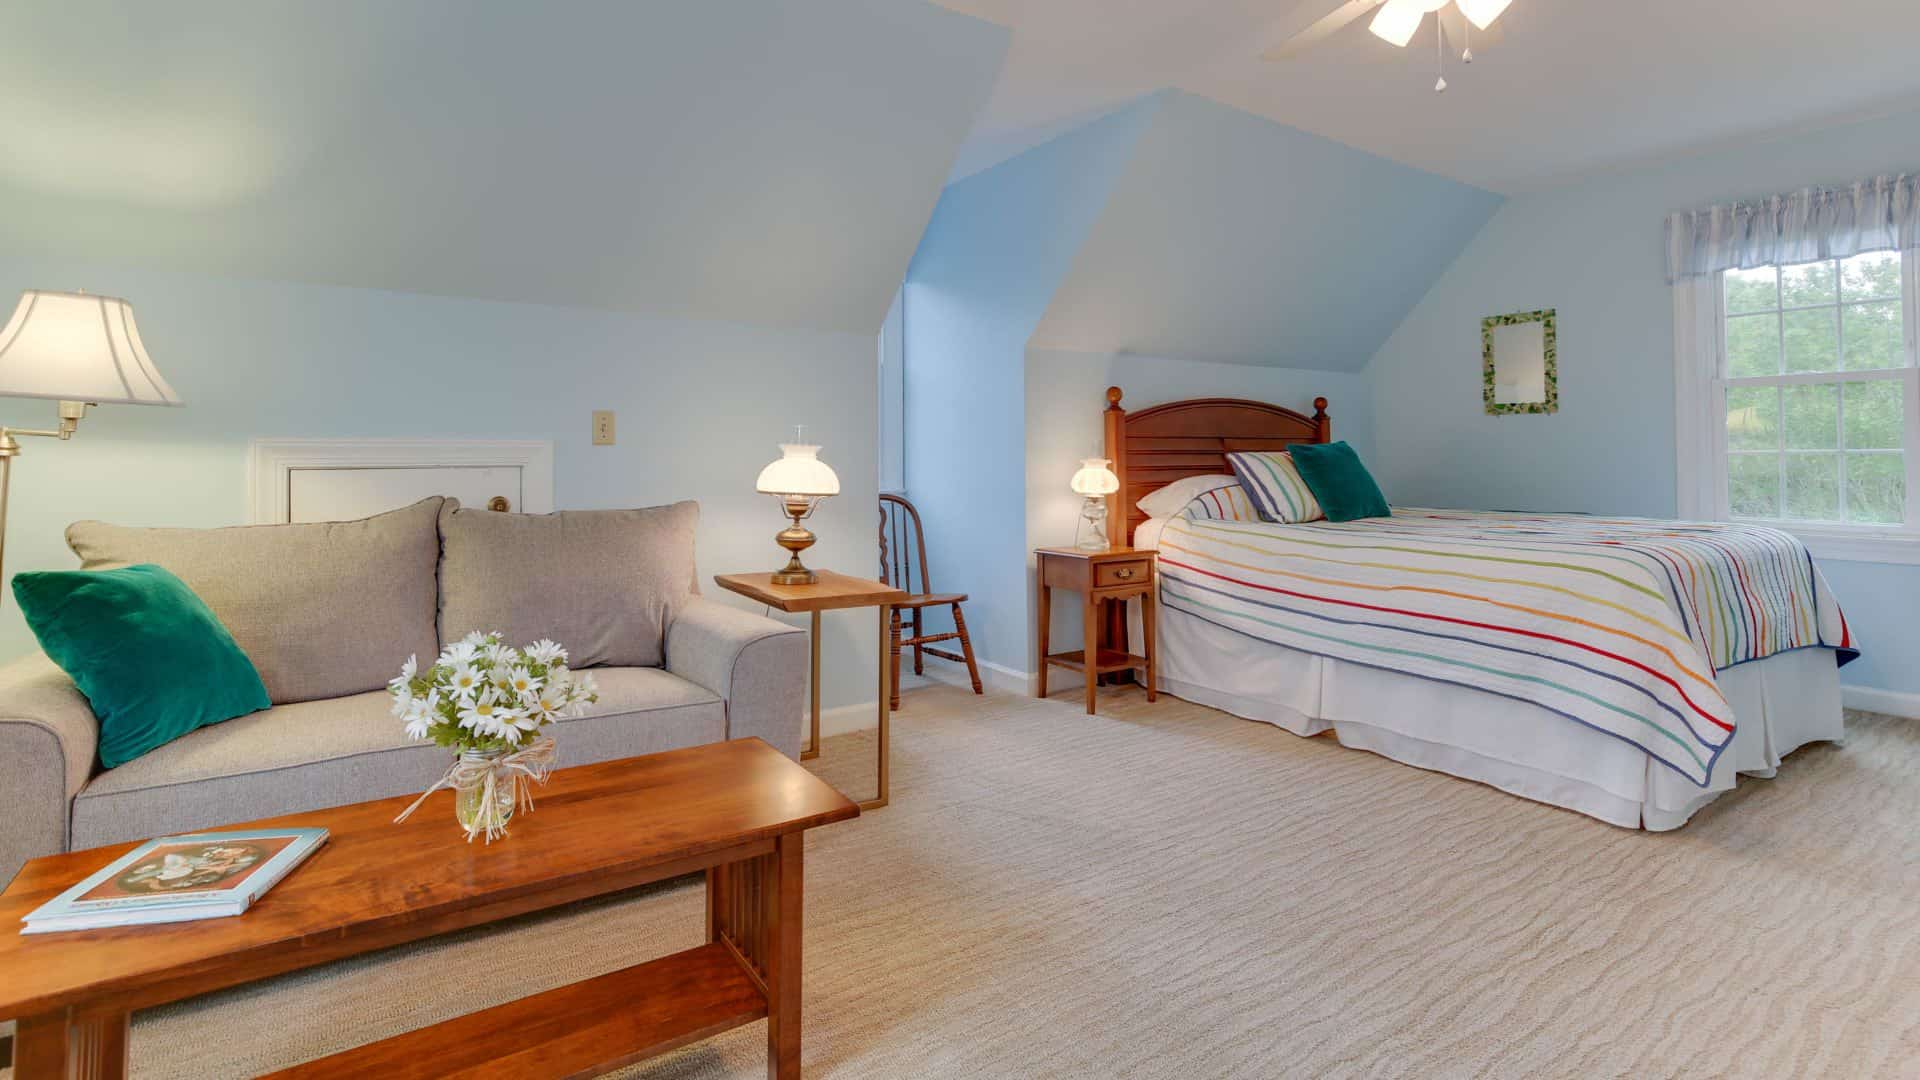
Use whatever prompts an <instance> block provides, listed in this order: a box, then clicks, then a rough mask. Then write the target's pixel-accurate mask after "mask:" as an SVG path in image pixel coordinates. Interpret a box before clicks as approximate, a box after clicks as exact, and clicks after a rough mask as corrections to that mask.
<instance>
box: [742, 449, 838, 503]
mask: <svg viewBox="0 0 1920 1080" xmlns="http://www.w3.org/2000/svg"><path fill="white" fill-rule="evenodd" d="M754 489H755V490H757V491H759V492H761V493H762V494H766V495H811V496H825V495H838V494H840V478H839V477H838V476H835V475H834V472H833V470H832V469H831V468H829V467H828V465H827V463H826V462H824V461H821V460H820V448H819V447H818V446H814V445H812V444H810V443H781V444H780V460H779V461H776V462H774V463H773V464H771V465H769V466H767V467H766V468H764V469H761V470H760V479H759V480H757V481H755V482H754Z"/></svg>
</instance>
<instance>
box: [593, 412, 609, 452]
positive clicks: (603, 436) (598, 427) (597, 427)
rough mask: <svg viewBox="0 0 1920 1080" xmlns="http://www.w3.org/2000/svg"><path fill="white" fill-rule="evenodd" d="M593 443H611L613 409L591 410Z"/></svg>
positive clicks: (598, 444) (604, 444)
mask: <svg viewBox="0 0 1920 1080" xmlns="http://www.w3.org/2000/svg"><path fill="white" fill-rule="evenodd" d="M593 445H595V446H612V445H613V410H612V409H595V410H593Z"/></svg>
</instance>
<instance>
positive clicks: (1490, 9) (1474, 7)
mask: <svg viewBox="0 0 1920 1080" xmlns="http://www.w3.org/2000/svg"><path fill="white" fill-rule="evenodd" d="M1454 3H1455V4H1456V6H1458V7H1459V8H1460V14H1462V15H1465V16H1466V17H1467V21H1468V22H1471V23H1472V24H1473V25H1474V26H1475V27H1476V28H1478V29H1481V30H1485V29H1486V28H1487V27H1489V26H1492V25H1493V20H1495V19H1497V18H1499V17H1500V13H1501V12H1503V11H1505V10H1507V5H1508V4H1511V3H1513V0H1454Z"/></svg>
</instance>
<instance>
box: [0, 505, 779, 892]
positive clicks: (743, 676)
mask: <svg viewBox="0 0 1920 1080" xmlns="http://www.w3.org/2000/svg"><path fill="white" fill-rule="evenodd" d="M697 514H698V508H697V506H696V505H695V504H693V503H679V504H676V505H674V506H669V507H656V508H651V509H646V510H609V511H569V512H562V513H559V514H550V515H538V516H535V515H518V514H495V513H491V512H489V511H479V510H466V509H461V508H460V507H459V506H458V504H456V503H454V502H453V501H452V500H443V499H428V500H425V501H423V502H421V503H417V504H415V505H414V506H411V507H406V508H404V509H401V510H396V511H393V512H392V513H389V514H381V515H378V516H376V517H372V518H367V519H364V520H362V521H356V522H330V523H322V524H303V525H267V526H246V527H239V528H232V529H127V528H122V527H118V526H111V525H104V524H101V523H98V522H82V523H79V524H76V525H75V526H73V527H72V528H71V529H69V530H68V542H69V544H70V545H71V546H72V547H73V549H74V551H75V552H76V553H77V554H78V555H79V556H80V557H81V563H82V566H83V568H87V569H104V568H108V567H112V566H119V565H126V564H129V563H140V562H153V563H159V564H160V565H162V566H165V567H167V568H168V569H169V570H172V571H173V572H174V573H175V574H177V575H178V576H179V577H180V578H181V579H182V580H184V581H185V582H186V583H187V584H188V585H189V586H190V587H192V588H193V590H194V591H195V592H196V593H198V594H199V595H200V597H201V598H202V599H204V600H205V601H206V602H207V604H208V606H209V607H211V608H212V609H213V611H214V613H215V614H216V615H218V616H219V617H220V619H221V621H222V622H223V623H224V624H225V625H226V626H227V629H228V630H229V631H230V632H232V633H233V635H234V639H235V641H236V642H237V643H238V644H239V645H240V647H241V648H242V649H243V650H244V651H246V653H247V655H248V657H249V658H250V659H252V660H253V661H254V666H255V668H256V669H257V670H258V671H259V672H260V675H261V679H262V681H263V682H264V683H265V684H266V686H267V691H268V695H269V696H270V697H271V699H272V700H273V707H272V708H270V709H267V710H264V711H262V712H257V713H253V714H251V715H248V716H242V717H237V718H235V719H232V720H228V721H226V722H224V723H219V724H214V725H211V726H209V727H204V728H201V729H199V730H198V731H194V732H192V733H190V734H188V735H186V736H184V737H182V738H180V739H177V740H175V741H173V742H171V743H168V744H166V745H165V746H162V747H160V748H158V749H156V750H154V751H152V752H150V753H148V754H146V755H145V756H143V757H140V758H137V759H135V760H133V761H130V762H127V763H126V764H124V765H121V766H120V767H119V768H115V769H108V770H104V771H103V770H101V769H100V768H99V762H98V760H97V757H96V754H95V748H96V743H97V740H98V735H99V729H98V724H97V722H96V720H95V719H94V715H93V712H92V710H91V709H90V708H89V707H88V705H87V701H86V699H85V698H84V697H82V696H81V694H80V692H79V691H78V690H76V689H75V688H74V685H73V683H72V681H71V680H69V679H68V678H67V676H66V674H65V673H64V672H62V671H61V670H60V669H59V668H57V667H55V666H54V665H53V663H52V662H51V661H49V660H48V659H47V658H46V657H45V656H42V655H39V654H35V655H33V656H30V657H26V658H23V659H21V660H17V661H15V662H13V663H11V664H8V665H6V666H5V667H4V668H0V882H4V881H7V880H9V879H11V878H12V877H13V875H14V874H15V872H17V871H18V870H19V868H20V865H21V864H22V863H23V862H25V861H26V860H27V859H30V858H32V857H34V856H37V855H45V854H50V853H53V852H58V851H66V850H70V849H77V848H85V847H93V846H96V845H99V844H109V843H116V842H120V841H128V840H138V839H144V838H147V837H152V836H159V835H164V834H167V833H175V832H182V831H187V830H194V829H203V828H209V827H215V826H219V825H224V824H229V823H233V822H239V821H246V820H249V819H252V818H259V817H267V816H272V815H278V814H286V813H293V812H297V811H303V810H313V809H319V808H323V807H328V806H338V805H341V804H344V803H350V802H358V801H361V800H365V799H377V798H384V797H388V796H393V795H403V794H408V793H412V792H418V791H422V790H424V789H425V788H426V787H427V785H429V784H431V783H432V782H433V781H434V780H435V779H437V778H438V777H439V775H440V774H441V773H442V772H443V771H444V770H445V768H446V765H447V761H448V752H447V751H446V750H444V749H441V748H440V747H437V746H434V745H432V744H426V743H414V742H410V741H408V740H407V739H406V737H405V735H404V734H403V733H402V731H401V725H400V722H399V721H397V720H395V719H394V718H393V717H392V716H391V715H390V713H389V711H388V698H387V694H386V690H385V684H386V681H387V679H389V678H391V677H392V676H393V675H394V674H395V672H397V670H398V669H399V666H400V663H401V662H402V661H404V660H405V659H406V658H407V656H408V655H409V654H416V653H417V654H418V655H419V656H420V658H421V660H422V661H423V662H424V661H426V660H427V659H428V658H430V657H432V656H433V655H435V654H436V653H437V651H438V648H439V643H440V641H441V640H442V639H444V640H446V641H453V640H457V639H459V638H460V637H462V636H463V635H464V634H466V633H467V632H468V631H469V630H474V629H479V630H498V631H501V632H502V633H504V634H505V635H506V636H507V640H508V641H510V642H512V643H515V644H526V643H528V642H531V641H533V640H535V639H537V638H542V637H546V638H552V639H554V640H556V641H558V642H560V643H561V644H562V645H565V646H567V647H568V649H569V650H570V651H571V653H572V662H573V665H574V666H575V667H577V668H590V669H591V670H592V671H593V674H594V678H595V679H596V680H597V681H598V683H599V687H600V700H599V702H598V703H597V704H596V705H594V706H592V707H590V708H589V709H588V710H587V712H586V714H585V715H583V716H580V717H577V718H574V719H570V720H565V721H561V722H560V723H558V724H557V725H555V728H554V732H553V733H554V737H555V740H556V742H557V743H558V746H559V755H560V764H561V765H562V766H565V765H581V764H586V763H589V762H594V761H603V760H607V759H609V758H619V757H628V756H631V755H634V754H645V753H651V752H653V751H657V750H669V749H673V748H676V747H682V746H692V745H696V744H699V743H707V742H716V741H720V740H723V739H737V738H743V737H746V736H749V735H757V736H759V737H761V738H763V739H765V740H766V741H767V742H769V743H771V744H773V745H774V746H775V747H777V748H778V749H780V750H781V751H783V752H784V753H786V754H788V755H789V756H793V755H796V754H797V753H798V752H799V744H800V724H799V720H800V717H801V716H802V709H803V706H802V696H803V693H804V690H805V681H806V665H807V644H806V635H805V633H804V632H802V631H801V630H799V629H798V628H795V627H790V626H788V625H786V624H785V623H781V622H776V621H774V620H772V619H767V618H762V617H761V616H759V615H755V614H752V613H750V612H745V611H740V610H738V609H735V608H730V607H726V606H724V605H721V604H717V603H714V602H712V601H709V600H703V599H701V597H700V595H699V590H698V586H697V582H696V580H695V576H694V569H693V566H694V562H693V532H694V524H695V521H696V518H697Z"/></svg>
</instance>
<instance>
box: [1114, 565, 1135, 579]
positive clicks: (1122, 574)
mask: <svg viewBox="0 0 1920 1080" xmlns="http://www.w3.org/2000/svg"><path fill="white" fill-rule="evenodd" d="M1113 576H1114V577H1117V578H1119V579H1120V580H1122V581H1125V580H1126V579H1128V578H1130V577H1132V576H1133V567H1131V566H1123V567H1121V568H1120V569H1118V570H1115V571H1114V572H1113Z"/></svg>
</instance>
